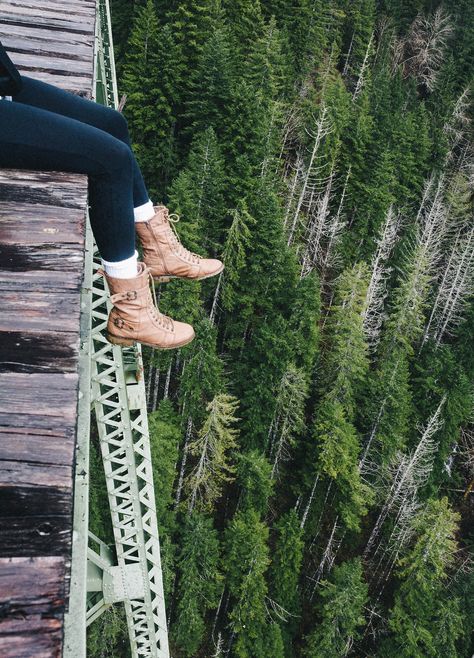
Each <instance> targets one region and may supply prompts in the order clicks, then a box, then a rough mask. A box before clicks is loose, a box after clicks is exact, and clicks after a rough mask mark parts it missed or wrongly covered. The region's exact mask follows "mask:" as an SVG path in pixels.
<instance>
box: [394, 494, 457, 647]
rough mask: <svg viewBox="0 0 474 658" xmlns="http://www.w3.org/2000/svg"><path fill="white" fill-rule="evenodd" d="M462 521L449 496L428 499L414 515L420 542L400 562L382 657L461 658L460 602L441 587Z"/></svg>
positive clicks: (415, 528) (414, 524)
mask: <svg viewBox="0 0 474 658" xmlns="http://www.w3.org/2000/svg"><path fill="white" fill-rule="evenodd" d="M458 521H459V514H457V513H456V512H453V511H452V510H451V509H450V507H449V505H448V500H447V498H441V499H439V500H435V499H432V500H430V501H428V504H427V506H426V508H425V509H424V510H423V511H422V512H421V513H420V514H419V515H418V516H417V517H415V519H414V522H413V530H414V532H415V536H416V539H415V542H414V545H413V547H412V548H411V549H410V551H409V552H408V553H407V554H406V555H405V556H404V557H403V558H401V559H400V561H399V570H398V576H399V578H400V580H401V585H400V587H399V589H398V591H397V593H396V595H395V603H394V606H393V608H392V609H391V612H390V617H389V621H388V623H389V629H390V631H391V636H390V638H388V639H387V640H386V641H385V642H384V643H383V645H382V648H381V655H383V656H390V657H391V656H400V657H403V658H405V657H406V658H408V657H410V658H422V656H423V657H424V656H445V655H446V656H453V657H454V656H457V653H456V651H455V649H454V642H455V641H456V639H457V638H458V637H459V635H460V634H461V632H462V626H461V610H460V607H459V601H458V600H456V599H449V598H447V597H446V594H445V593H443V583H444V581H445V580H446V578H447V577H448V574H449V570H450V567H451V566H452V565H453V562H454V555H455V551H456V548H457V545H456V541H455V539H454V535H455V533H456V531H457V527H458V526H457V524H458ZM440 598H441V600H440Z"/></svg>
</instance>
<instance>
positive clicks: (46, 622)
mask: <svg viewBox="0 0 474 658" xmlns="http://www.w3.org/2000/svg"><path fill="white" fill-rule="evenodd" d="M61 646H62V621H61V620H60V619H58V618H57V619H47V618H46V619H45V618H44V617H43V616H42V615H28V616H27V617H26V616H23V617H21V616H20V617H12V618H7V619H5V620H3V621H2V620H0V655H1V656H2V658H32V656H34V657H35V658H60V657H61Z"/></svg>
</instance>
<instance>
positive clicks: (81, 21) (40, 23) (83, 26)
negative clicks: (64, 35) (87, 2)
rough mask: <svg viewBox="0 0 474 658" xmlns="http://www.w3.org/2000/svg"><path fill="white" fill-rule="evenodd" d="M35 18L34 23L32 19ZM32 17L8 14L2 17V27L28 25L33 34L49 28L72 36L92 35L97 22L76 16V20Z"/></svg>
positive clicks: (39, 15) (36, 14) (63, 17)
mask: <svg viewBox="0 0 474 658" xmlns="http://www.w3.org/2000/svg"><path fill="white" fill-rule="evenodd" d="M33 16H34V23H33V22H32V18H33ZM33 16H32V15H30V16H25V15H23V14H20V13H15V12H9V13H8V14H3V15H2V19H1V20H2V25H6V26H8V25H28V26H29V28H30V30H31V32H32V33H34V30H36V28H37V27H47V28H48V30H51V31H52V32H54V31H57V30H60V31H61V32H71V33H72V34H85V35H89V36H90V34H91V31H92V30H93V29H94V23H95V21H94V20H93V19H89V20H88V19H87V18H82V17H80V16H75V17H74V18H72V19H71V18H68V17H67V15H66V14H63V15H62V16H60V17H59V16H58V17H55V18H53V17H51V16H49V17H47V18H44V17H43V16H42V15H41V14H40V13H34V14H33Z"/></svg>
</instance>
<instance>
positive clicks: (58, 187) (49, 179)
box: [0, 169, 87, 230]
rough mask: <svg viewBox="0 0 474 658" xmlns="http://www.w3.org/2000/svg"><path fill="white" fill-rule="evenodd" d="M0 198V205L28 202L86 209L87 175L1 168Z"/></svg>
mask: <svg viewBox="0 0 474 658" xmlns="http://www.w3.org/2000/svg"><path fill="white" fill-rule="evenodd" d="M0 201H1V202H2V206H3V202H8V203H10V204H12V203H14V204H16V203H25V202H26V201H27V202H28V203H29V204H35V205H36V204H37V205H50V206H62V207H63V208H79V209H81V210H82V211H84V212H85V207H86V203H87V175H86V174H76V173H71V172H62V171H32V170H31V171H30V170H25V169H0ZM10 207H11V206H10ZM80 228H81V227H80ZM80 228H79V230H80Z"/></svg>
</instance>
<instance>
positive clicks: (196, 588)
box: [172, 513, 222, 656]
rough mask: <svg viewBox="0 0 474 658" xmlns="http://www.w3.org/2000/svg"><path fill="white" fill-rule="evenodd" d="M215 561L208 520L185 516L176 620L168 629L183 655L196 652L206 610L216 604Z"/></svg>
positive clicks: (216, 554)
mask: <svg viewBox="0 0 474 658" xmlns="http://www.w3.org/2000/svg"><path fill="white" fill-rule="evenodd" d="M218 560H219V541H218V537H217V532H216V531H215V530H214V529H213V527H212V520H211V519H209V518H207V517H205V516H203V515H201V514H197V513H194V514H193V515H191V516H189V517H188V518H187V519H186V521H185V523H184V528H183V531H182V535H181V539H180V551H179V555H178V560H177V567H178V569H179V573H180V577H179V584H178V588H177V604H176V608H177V611H176V623H175V625H174V626H173V629H172V633H173V635H172V637H173V639H174V641H175V642H176V644H177V645H178V646H179V647H180V648H181V649H182V651H183V655H185V656H193V655H195V654H196V651H197V650H198V648H199V646H200V644H201V642H202V639H203V636H204V633H205V629H206V626H205V613H206V610H208V609H211V608H213V607H215V606H216V605H217V602H218V597H219V589H220V588H219V583H220V581H221V579H222V576H221V574H220V573H219V571H218Z"/></svg>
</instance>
